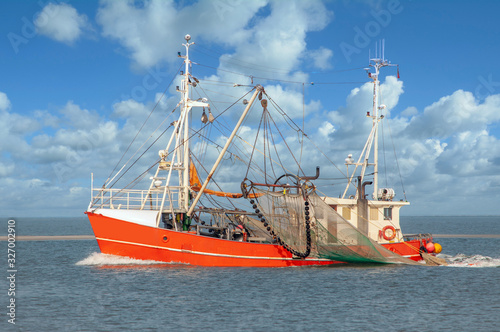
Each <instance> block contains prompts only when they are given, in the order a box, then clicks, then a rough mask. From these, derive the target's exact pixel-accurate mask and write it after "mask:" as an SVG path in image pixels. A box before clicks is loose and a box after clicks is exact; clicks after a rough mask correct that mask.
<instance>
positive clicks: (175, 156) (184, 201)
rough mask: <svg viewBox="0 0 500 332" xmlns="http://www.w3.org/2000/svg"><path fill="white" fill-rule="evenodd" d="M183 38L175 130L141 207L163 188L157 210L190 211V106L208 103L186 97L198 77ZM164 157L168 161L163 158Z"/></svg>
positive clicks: (159, 217)
mask: <svg viewBox="0 0 500 332" xmlns="http://www.w3.org/2000/svg"><path fill="white" fill-rule="evenodd" d="M184 39H185V40H186V43H184V44H182V45H183V46H184V47H185V48H186V54H185V55H181V54H180V52H179V57H180V58H183V59H184V65H185V66H184V72H183V73H181V75H182V76H183V79H182V81H181V85H180V87H177V91H179V92H180V93H181V100H180V102H179V104H178V106H180V109H181V112H180V116H179V119H178V120H177V121H174V131H173V133H172V136H171V137H170V140H169V142H168V144H167V147H166V149H165V150H160V151H159V155H160V157H161V161H160V163H159V165H158V169H157V171H156V173H155V176H153V177H152V181H151V185H150V188H149V191H148V193H147V195H146V196H147V197H145V198H144V200H143V202H142V206H141V209H144V207H145V203H146V201H147V200H148V196H149V194H150V192H152V191H153V190H158V189H162V190H163V196H162V199H161V205H160V212H171V213H173V212H175V213H186V212H187V211H188V210H189V164H190V155H189V154H190V142H189V141H190V140H189V126H190V123H189V114H190V112H191V109H192V108H193V107H203V108H205V107H207V108H208V109H210V104H208V103H207V102H206V99H204V98H203V99H200V100H191V99H190V98H189V94H190V86H191V85H192V86H196V84H197V82H198V80H197V79H196V78H194V77H193V76H192V75H191V73H190V72H189V69H190V67H191V60H190V59H189V47H190V46H191V45H193V44H194V42H189V41H190V40H191V36H190V35H186V36H185V37H184ZM172 145H173V147H172ZM167 158H168V159H169V161H167V160H166V159H167ZM160 171H167V172H168V175H167V177H159V176H158V175H159V173H160ZM173 171H177V172H178V181H179V185H178V186H176V185H174V184H171V180H172V173H173ZM174 178H175V177H174ZM162 180H165V185H164V186H161V184H160V183H161V181H162ZM155 188H156V189H155ZM175 194H177V197H175ZM160 219H161V213H159V214H158V220H157V224H159V222H160Z"/></svg>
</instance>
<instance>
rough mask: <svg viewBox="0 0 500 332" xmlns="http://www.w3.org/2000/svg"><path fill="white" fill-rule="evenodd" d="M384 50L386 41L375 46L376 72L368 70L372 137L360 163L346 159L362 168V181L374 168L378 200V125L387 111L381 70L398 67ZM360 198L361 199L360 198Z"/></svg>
mask: <svg viewBox="0 0 500 332" xmlns="http://www.w3.org/2000/svg"><path fill="white" fill-rule="evenodd" d="M384 48H385V40H382V41H381V42H380V43H379V44H378V45H376V46H375V57H374V58H370V64H369V66H370V67H373V69H374V71H373V72H371V71H370V69H369V68H366V71H367V73H368V76H369V77H370V78H371V79H372V80H373V106H372V112H371V113H370V112H368V114H367V117H370V118H372V130H371V132H370V135H369V136H368V140H367V141H366V144H365V147H364V149H363V151H362V152H361V155H360V157H359V159H358V162H356V163H354V162H353V161H352V158H351V157H348V159H346V165H347V167H349V165H355V166H356V168H357V167H358V166H362V169H361V180H362V181H363V179H364V177H365V172H366V168H367V167H368V166H373V199H375V200H376V199H378V197H377V196H378V124H379V122H380V120H382V119H383V118H384V115H381V114H380V111H381V110H383V109H385V108H386V106H385V105H381V104H380V97H379V94H380V80H379V74H380V68H382V67H388V66H389V67H397V66H398V65H395V64H391V63H390V62H389V61H387V60H386V59H385V57H384V51H385V50H384ZM372 146H373V163H369V155H370V153H371V148H372ZM363 153H365V157H364V160H363V161H362V162H361V159H362V156H363ZM356 168H355V170H354V171H353V172H352V175H351V177H350V178H349V183H348V184H347V187H346V189H345V191H344V195H343V197H345V195H346V194H347V190H348V189H349V186H350V184H351V183H352V180H353V178H354V176H355V173H356ZM358 198H359V197H358Z"/></svg>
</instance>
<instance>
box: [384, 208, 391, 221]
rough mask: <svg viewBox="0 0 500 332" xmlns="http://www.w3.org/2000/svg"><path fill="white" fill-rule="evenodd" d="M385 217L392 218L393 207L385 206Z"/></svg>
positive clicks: (386, 218)
mask: <svg viewBox="0 0 500 332" xmlns="http://www.w3.org/2000/svg"><path fill="white" fill-rule="evenodd" d="M384 219H385V220H392V207H388V208H384Z"/></svg>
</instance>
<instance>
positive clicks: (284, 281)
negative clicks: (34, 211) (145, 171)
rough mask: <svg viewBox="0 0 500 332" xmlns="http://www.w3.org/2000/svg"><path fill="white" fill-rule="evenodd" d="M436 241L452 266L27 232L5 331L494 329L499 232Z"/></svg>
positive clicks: (46, 223)
mask: <svg viewBox="0 0 500 332" xmlns="http://www.w3.org/2000/svg"><path fill="white" fill-rule="evenodd" d="M5 221H7V219H5ZM3 224H4V227H3V228H5V229H2V230H0V235H5V234H6V233H7V223H6V222H5V223H3ZM15 227H16V235H17V236H20V235H82V234H92V230H91V229H90V226H89V223H88V221H87V220H86V219H85V218H72V219H65V218H43V219H16V226H15ZM402 227H403V230H404V231H405V232H406V233H419V232H432V233H435V234H500V218H499V217H411V218H410V217H407V218H403V219H402ZM435 240H436V241H437V242H439V243H440V244H441V245H442V246H443V254H444V255H445V256H444V257H446V259H447V260H448V261H449V262H450V263H451V264H450V265H449V266H446V267H445V266H438V267H426V266H395V265H364V266H334V267H300V268H206V267H193V266H188V265H179V264H165V263H159V262H154V261H139V260H133V259H129V258H124V257H116V256H112V255H104V254H101V253H99V248H98V247H97V243H96V241H95V240H62V241H20V240H19V241H16V243H15V245H16V247H15V249H16V256H15V258H16V280H15V303H16V308H15V314H16V316H15V325H13V324H11V323H9V322H8V319H9V316H8V315H7V313H8V308H7V306H8V305H9V302H8V301H9V299H10V296H9V297H7V292H8V288H9V281H8V280H7V278H2V279H3V281H2V283H0V287H1V292H2V294H4V295H3V296H2V297H0V299H2V305H1V307H2V308H4V309H3V311H4V312H3V313H2V317H3V318H2V322H0V330H1V331H11V330H12V331H135V330H140V331H238V330H244V331H431V330H437V331H452V330H453V331H455V330H456V331H498V330H499V326H500V268H499V267H500V238H442V239H441V238H436V239H435ZM0 246H1V248H2V249H1V251H2V252H4V255H2V256H4V258H0V260H3V261H4V262H5V264H4V262H2V264H1V265H0V266H5V267H4V268H3V269H4V273H5V275H6V276H7V277H8V276H9V275H8V273H7V269H8V267H7V264H6V263H7V250H8V248H7V241H1V242H0Z"/></svg>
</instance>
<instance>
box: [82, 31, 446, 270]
mask: <svg viewBox="0 0 500 332" xmlns="http://www.w3.org/2000/svg"><path fill="white" fill-rule="evenodd" d="M185 40H186V42H185V43H183V44H182V45H183V46H184V47H185V54H184V55H181V54H180V52H179V57H180V58H182V59H183V63H184V65H183V66H181V68H182V67H184V70H183V71H180V78H181V81H180V85H179V86H178V87H177V91H178V92H179V94H180V101H179V103H178V104H177V106H176V109H175V110H174V111H173V112H172V113H171V114H174V115H176V116H177V118H176V120H174V121H172V122H171V123H170V125H169V126H168V128H167V129H166V130H165V131H164V132H170V134H171V135H170V138H169V139H168V141H166V142H164V143H163V144H164V145H163V146H165V143H166V147H165V148H162V149H160V150H159V151H158V157H156V158H155V160H154V163H153V165H152V166H151V165H150V164H151V163H150V164H149V166H146V167H145V170H144V171H143V172H142V173H140V175H139V176H138V177H136V178H134V179H133V181H131V182H130V183H129V184H128V185H126V186H124V187H121V188H116V183H117V179H120V178H121V177H122V176H123V173H124V172H125V171H127V170H128V169H130V167H129V166H128V164H127V163H125V165H123V166H122V167H121V168H120V169H119V171H118V172H117V173H116V174H115V175H114V176H113V177H111V176H110V178H108V179H107V180H106V181H105V183H104V185H103V186H102V187H99V188H94V185H93V180H92V188H91V192H92V195H91V201H90V204H89V206H88V208H87V211H86V212H85V213H86V214H87V216H88V218H89V220H90V224H91V226H92V229H93V232H94V234H95V238H96V240H97V243H98V245H99V248H100V250H101V252H102V253H105V254H112V255H119V256H127V257H131V258H135V259H143V260H155V261H162V262H169V263H181V264H191V265H196V266H240V267H288V266H309V265H331V264H349V263H396V264H416V262H417V261H420V260H421V259H422V255H421V252H422V251H428V249H429V248H430V245H432V236H431V235H430V234H414V235H404V234H403V233H402V231H401V227H400V222H399V210H400V208H402V207H404V206H406V205H408V204H409V203H408V202H407V201H406V200H400V201H397V200H396V199H395V192H394V190H393V189H391V188H378V128H379V123H380V122H381V121H382V120H383V118H384V115H383V114H382V110H383V109H384V108H385V107H384V105H380V103H379V98H378V95H379V89H380V81H379V71H380V69H381V68H382V67H388V66H392V65H391V64H390V63H389V62H388V61H387V60H385V59H384V57H383V56H381V57H375V58H373V59H371V61H370V68H369V69H367V71H368V75H369V77H370V79H371V81H372V83H373V111H372V112H371V113H370V112H369V113H368V114H367V117H368V118H369V119H370V120H371V121H372V129H371V132H370V133H369V136H368V139H367V141H366V144H365V146H364V149H363V150H362V152H361V154H360V155H359V158H358V160H357V161H355V160H354V159H353V158H352V155H349V156H348V158H347V159H346V160H345V164H346V168H347V173H346V174H344V179H345V181H346V183H347V185H346V187H345V189H344V190H343V193H342V194H341V195H339V198H335V197H333V196H332V195H327V194H323V193H321V192H320V191H319V189H318V187H317V185H316V182H317V181H320V180H321V175H322V174H321V170H320V168H319V167H316V168H311V169H307V170H306V169H304V167H305V166H304V165H305V163H303V162H302V163H301V159H302V156H299V157H297V156H294V155H293V150H294V149H293V148H291V147H290V146H288V145H287V141H290V139H287V137H286V135H285V134H283V132H284V131H285V130H284V129H283V128H284V126H285V125H289V126H291V127H292V131H294V132H295V133H296V135H297V134H298V135H299V136H300V139H301V142H302V143H303V141H304V140H306V139H308V136H307V135H306V134H305V133H304V132H303V130H302V128H300V127H299V126H297V125H296V124H295V122H294V121H293V119H292V118H291V117H289V116H288V115H287V113H286V111H284V110H283V109H282V108H281V107H279V105H277V104H276V102H275V101H274V99H273V98H272V97H271V96H269V95H268V93H267V92H266V90H265V88H264V87H263V86H262V85H250V86H242V85H240V84H234V86H237V87H238V88H240V89H242V88H243V89H246V90H247V91H246V94H245V95H243V96H242V97H241V98H239V100H238V101H241V103H239V102H238V103H233V104H232V105H231V107H228V108H227V109H226V110H224V111H220V110H219V111H218V114H216V115H214V113H215V112H214V113H212V110H213V109H214V107H213V105H214V102H213V101H211V100H210V99H209V98H208V97H204V92H205V90H203V88H202V86H203V83H204V82H203V80H201V79H198V78H196V77H195V76H193V74H192V73H191V69H192V62H191V60H190V56H189V51H190V47H191V46H192V45H193V44H194V43H193V42H191V41H190V40H191V38H190V36H189V35H186V37H185ZM252 83H253V82H252ZM200 89H201V91H202V92H203V93H199V92H196V91H197V90H198V91H200ZM193 96H196V97H193ZM259 104H260V105H259ZM234 110H236V111H234ZM207 111H208V115H207ZM229 112H232V113H229ZM273 112H274V113H273ZM200 113H201V121H200V122H197V121H196V122H195V121H194V120H193V118H195V117H193V114H195V116H196V118H197V117H198V116H199V115H200ZM250 113H252V114H253V119H254V120H255V119H257V120H258V121H255V123H257V122H258V123H259V124H258V125H255V127H254V128H250V126H245V127H244V128H245V133H244V134H242V133H241V131H242V124H243V123H245V121H249V120H248V118H249V117H250V116H249V114H250ZM223 114H224V115H228V114H229V115H228V116H226V117H223V116H222V115H223ZM236 115H238V118H237V121H236V124H234V125H232V126H231V127H229V126H228V125H227V124H225V123H224V122H225V121H227V120H228V119H231V118H235V117H236ZM278 117H281V118H280V119H278ZM217 123H220V125H219V127H214V126H215V124H217ZM196 126H198V127H196ZM228 127H229V128H228ZM210 128H218V129H219V130H221V129H222V128H225V129H226V132H225V133H222V132H221V133H220V134H218V135H217V138H213V137H212V138H210V136H209V134H208V133H209V131H210V130H211V129H210ZM214 130H215V129H214ZM250 133H253V134H254V136H253V139H252V140H253V143H251V142H252V140H250V138H249V137H250V136H251V135H250ZM160 137H161V135H160V136H158V138H157V140H158V139H159V138H160ZM203 139H205V143H195V140H200V141H203ZM297 141H298V140H296V142H295V143H297ZM155 142H156V141H155ZM159 142H162V141H161V140H159ZM312 144H313V145H314V146H316V145H315V144H314V142H313V143H312ZM207 146H211V147H212V148H213V149H212V150H213V151H217V153H218V155H217V156H216V157H215V155H214V154H212V155H210V156H208V157H207V155H205V156H202V157H200V154H202V153H206V150H205V149H204V147H207ZM203 151H204V152H203ZM301 151H302V150H301ZM303 153H306V152H303ZM282 154H285V155H288V157H281V155H282ZM301 154H302V152H301ZM143 155H144V156H150V155H151V154H149V155H148V154H143ZM290 156H291V157H290ZM372 156H373V157H372ZM207 159H208V160H210V162H208V161H207ZM214 159H215V160H214ZM372 159H373V160H372ZM129 160H130V159H129ZM224 162H226V164H227V163H228V162H229V164H230V166H229V167H228V166H223V164H224ZM236 162H238V163H239V164H240V165H244V166H243V167H236V166H235V164H236ZM133 164H136V162H134V163H133ZM127 167H128V168H127ZM350 169H351V174H350V175H349V170H350ZM368 169H373V173H371V174H370V176H368V175H367V170H368ZM231 173H233V174H231ZM203 178H204V180H202V179H203ZM221 178H222V180H218V179H221ZM234 178H238V179H239V180H238V181H239V182H240V183H239V186H237V187H238V188H237V189H238V190H234V187H235V186H234V183H232V182H231V181H230V180H228V179H234ZM370 180H371V181H370ZM233 182H234V181H233ZM220 183H223V184H222V185H221V184H220ZM231 183H232V184H233V185H232V187H231V188H232V189H233V192H229V191H228V190H227V189H226V188H222V187H224V184H231ZM141 185H142V187H141ZM369 185H372V186H373V196H372V199H368V198H367V196H368V195H367V194H365V191H366V186H369ZM136 187H139V188H137V189H136ZM235 191H236V192H235ZM436 247H438V246H437V245H436Z"/></svg>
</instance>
